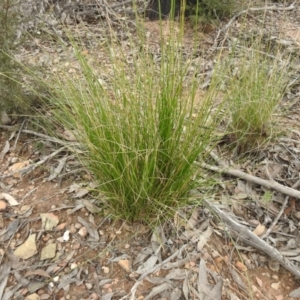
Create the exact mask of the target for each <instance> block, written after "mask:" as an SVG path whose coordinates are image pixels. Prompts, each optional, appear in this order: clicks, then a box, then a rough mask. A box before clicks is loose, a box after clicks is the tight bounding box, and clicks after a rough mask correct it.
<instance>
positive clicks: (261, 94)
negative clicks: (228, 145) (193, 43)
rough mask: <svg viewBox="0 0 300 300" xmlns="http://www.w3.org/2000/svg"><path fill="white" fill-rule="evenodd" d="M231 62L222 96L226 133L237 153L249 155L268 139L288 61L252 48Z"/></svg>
mask: <svg viewBox="0 0 300 300" xmlns="http://www.w3.org/2000/svg"><path fill="white" fill-rule="evenodd" d="M231 60H232V61H234V63H233V64H232V65H231V70H230V71H229V73H228V74H230V75H228V86H227V87H226V93H225V102H226V103H228V106H229V112H230V117H231V121H230V129H231V131H232V132H233V136H234V139H235V142H234V145H235V146H237V147H238V150H239V152H245V151H247V150H248V151H251V150H253V149H255V148H256V147H259V146H260V145H262V144H263V143H265V142H266V141H267V140H269V138H270V137H271V132H272V128H271V126H270V125H271V121H272V118H273V114H274V111H275V109H276V108H277V107H278V105H279V103H280V101H281V100H282V97H283V94H284V90H285V86H286V79H287V70H288V63H289V60H288V59H282V56H281V55H280V54H279V52H278V53H277V54H275V55H271V54H269V53H266V52H263V51H261V48H260V47H259V46H257V45H256V44H253V45H252V46H251V48H249V49H247V50H244V49H242V50H240V51H239V54H238V55H237V57H235V56H234V55H233V56H232V58H231Z"/></svg>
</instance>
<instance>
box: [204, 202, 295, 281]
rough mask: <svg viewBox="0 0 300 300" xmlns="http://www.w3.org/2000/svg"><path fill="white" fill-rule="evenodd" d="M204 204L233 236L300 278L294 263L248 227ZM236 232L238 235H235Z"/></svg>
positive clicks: (217, 209) (206, 203)
mask: <svg viewBox="0 0 300 300" xmlns="http://www.w3.org/2000/svg"><path fill="white" fill-rule="evenodd" d="M204 204H205V205H206V206H207V207H209V208H210V209H211V210H212V211H214V212H215V213H216V214H217V215H218V216H219V217H220V218H221V219H222V220H223V221H224V223H226V224H227V225H228V228H229V230H230V231H231V233H232V235H236V237H237V238H238V239H239V240H241V241H242V242H244V243H246V244H248V245H250V246H252V247H254V248H256V249H258V250H260V251H262V252H264V253H265V254H267V255H268V256H269V257H271V258H274V259H275V260H276V261H278V262H279V263H280V264H281V265H282V266H283V267H284V268H285V269H287V270H288V271H290V272H291V273H292V274H294V275H295V276H297V277H299V278H300V270H299V269H298V268H296V267H295V266H294V265H293V263H291V262H290V261H289V260H288V259H287V258H285V257H284V256H283V255H282V254H281V253H280V252H279V251H278V250H276V249H275V248H273V247H271V246H270V245H269V244H267V243H266V242H265V241H263V240H262V239H261V238H259V237H258V236H257V235H255V234H254V233H253V232H252V231H250V230H249V229H248V228H247V227H245V226H243V225H240V224H239V223H237V222H236V221H234V220H233V219H231V218H230V216H229V215H228V214H226V213H224V212H223V211H222V210H220V209H219V208H217V207H216V206H214V205H212V204H211V203H209V202H207V201H206V200H204ZM235 232H236V233H235Z"/></svg>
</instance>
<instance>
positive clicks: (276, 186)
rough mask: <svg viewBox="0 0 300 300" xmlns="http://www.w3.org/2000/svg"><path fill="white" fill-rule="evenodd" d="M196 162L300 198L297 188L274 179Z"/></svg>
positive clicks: (203, 166)
mask: <svg viewBox="0 0 300 300" xmlns="http://www.w3.org/2000/svg"><path fill="white" fill-rule="evenodd" d="M198 164H199V166H201V167H202V168H205V169H208V170H211V171H215V172H218V173H225V174H228V175H232V176H235V177H238V178H241V179H244V180H247V181H250V182H252V183H255V184H258V185H262V186H264V187H267V188H270V189H273V190H275V191H277V192H280V193H282V194H285V195H288V196H290V197H295V198H298V199H300V191H297V190H295V189H293V188H290V187H288V186H284V185H282V184H280V183H278V182H276V181H274V180H265V179H262V178H259V177H256V176H253V175H250V174H247V173H245V172H243V171H240V170H237V169H234V168H230V167H227V168H226V167H225V168H224V169H221V168H219V167H217V166H211V165H208V164H206V163H201V164H200V163H198Z"/></svg>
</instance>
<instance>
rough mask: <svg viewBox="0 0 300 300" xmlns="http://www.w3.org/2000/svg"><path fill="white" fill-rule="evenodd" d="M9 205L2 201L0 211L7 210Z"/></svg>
mask: <svg viewBox="0 0 300 300" xmlns="http://www.w3.org/2000/svg"><path fill="white" fill-rule="evenodd" d="M6 207H7V204H6V202H5V201H3V200H0V211H3V210H6Z"/></svg>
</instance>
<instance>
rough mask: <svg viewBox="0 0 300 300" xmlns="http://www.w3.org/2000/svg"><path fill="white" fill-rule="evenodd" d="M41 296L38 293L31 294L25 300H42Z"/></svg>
mask: <svg viewBox="0 0 300 300" xmlns="http://www.w3.org/2000/svg"><path fill="white" fill-rule="evenodd" d="M40 299H41V298H40V296H39V295H38V294H36V293H34V294H31V295H29V296H27V297H26V298H25V300H40Z"/></svg>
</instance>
